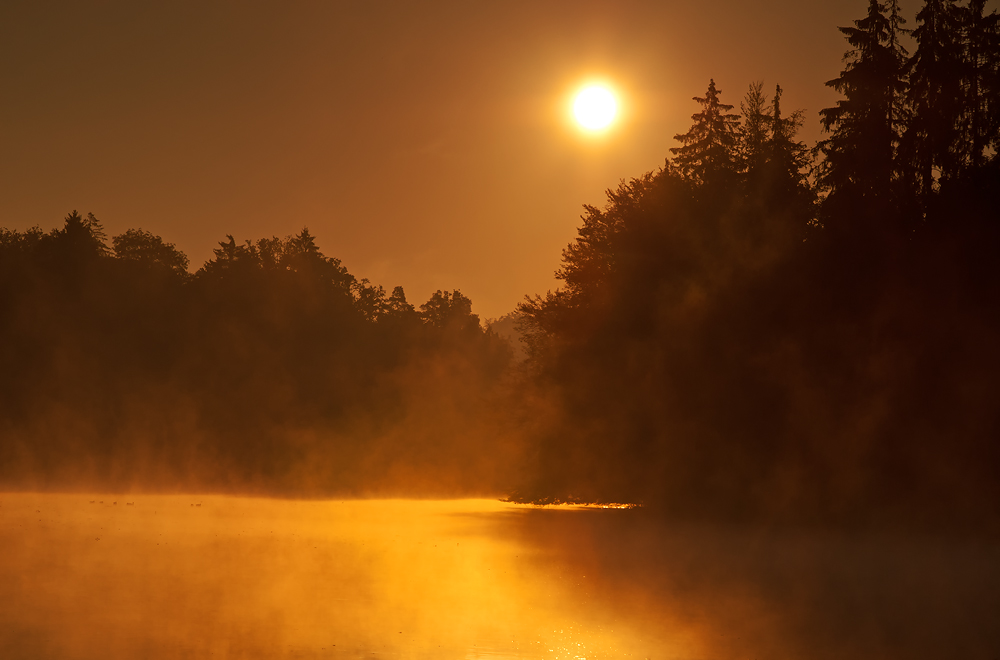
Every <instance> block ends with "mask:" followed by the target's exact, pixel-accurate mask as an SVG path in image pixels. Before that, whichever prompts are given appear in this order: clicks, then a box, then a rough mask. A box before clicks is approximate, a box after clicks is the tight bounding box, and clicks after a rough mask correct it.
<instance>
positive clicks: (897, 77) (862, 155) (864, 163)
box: [817, 0, 906, 207]
mask: <svg viewBox="0 0 1000 660" xmlns="http://www.w3.org/2000/svg"><path fill="white" fill-rule="evenodd" d="M902 23H903V19H902V18H901V17H900V16H899V13H898V4H897V2H895V0H890V2H888V3H886V4H882V3H880V2H878V0H869V4H868V14H867V16H865V18H863V19H860V20H857V21H854V27H841V28H839V29H840V31H841V32H842V33H843V34H844V35H845V36H846V38H847V42H848V43H849V44H850V46H851V49H850V50H848V51H847V53H846V54H845V55H844V60H845V62H846V66H845V68H844V70H843V71H842V72H841V74H840V76H838V77H837V78H835V79H833V80H830V81H829V82H827V83H826V84H827V86H829V87H833V88H834V89H836V90H837V91H838V92H840V93H841V94H842V95H843V96H844V98H843V99H842V100H840V101H838V102H837V105H836V106H835V107H833V108H826V109H824V110H822V111H820V116H821V121H822V124H823V129H824V130H825V131H826V132H828V133H830V137H829V138H827V139H826V140H823V141H822V142H820V143H819V145H818V147H817V148H818V150H819V151H820V152H821V153H822V154H823V156H824V161H823V162H822V163H821V164H820V169H819V178H818V181H819V184H820V185H821V186H822V187H823V188H825V189H827V190H828V191H829V193H830V196H831V198H837V197H840V196H841V195H843V194H845V193H849V194H850V196H851V197H853V198H855V199H858V200H864V201H867V202H872V201H875V200H878V201H880V202H882V203H884V202H887V201H889V200H890V199H891V193H892V190H893V187H894V178H895V176H894V174H895V165H894V157H895V155H896V148H897V145H898V142H899V136H900V125H901V118H900V116H899V108H900V104H899V101H900V97H901V94H902V92H903V91H904V89H905V83H904V79H903V69H904V66H905V56H906V51H905V49H904V48H903V47H902V45H901V44H900V43H899V35H900V33H901V32H902V30H903V29H902V27H900V26H901V24H902ZM876 206H878V207H881V206H882V204H878V205H876Z"/></svg>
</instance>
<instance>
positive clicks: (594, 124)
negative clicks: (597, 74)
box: [573, 85, 618, 131]
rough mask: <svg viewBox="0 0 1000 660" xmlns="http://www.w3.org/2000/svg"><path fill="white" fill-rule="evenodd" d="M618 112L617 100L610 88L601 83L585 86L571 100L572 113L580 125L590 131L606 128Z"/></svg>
mask: <svg viewBox="0 0 1000 660" xmlns="http://www.w3.org/2000/svg"><path fill="white" fill-rule="evenodd" d="M617 114H618V102H617V101H616V100H615V95H614V94H612V93H611V90H610V89H608V88H607V87H603V86H601V85H591V86H589V87H585V88H584V89H582V90H581V91H580V93H579V94H577V96H576V100H575V101H574V102H573V115H574V116H575V117H576V121H577V123H578V124H580V126H582V127H583V128H586V129H588V130H591V131H599V130H601V129H604V128H607V127H608V126H610V125H611V122H613V121H614V119H615V115H617Z"/></svg>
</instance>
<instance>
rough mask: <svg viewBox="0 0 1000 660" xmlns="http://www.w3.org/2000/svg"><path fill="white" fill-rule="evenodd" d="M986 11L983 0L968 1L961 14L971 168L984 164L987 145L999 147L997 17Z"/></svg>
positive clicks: (999, 21) (999, 43)
mask: <svg viewBox="0 0 1000 660" xmlns="http://www.w3.org/2000/svg"><path fill="white" fill-rule="evenodd" d="M985 11H986V0H969V5H968V7H966V8H965V10H964V12H963V13H962V31H963V34H964V37H965V43H964V46H965V49H964V53H963V60H964V63H965V72H964V76H963V80H962V83H963V85H962V86H963V90H964V93H965V99H966V100H965V104H964V105H965V113H966V121H965V123H964V127H965V130H966V141H967V144H968V149H969V159H970V163H969V164H970V165H971V166H973V167H979V166H980V165H982V164H983V162H984V160H985V151H986V150H987V149H988V148H992V149H993V150H994V151H997V150H998V148H1000V16H998V15H997V13H996V11H992V12H990V13H989V14H985Z"/></svg>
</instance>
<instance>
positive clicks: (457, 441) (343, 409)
mask: <svg viewBox="0 0 1000 660" xmlns="http://www.w3.org/2000/svg"><path fill="white" fill-rule="evenodd" d="M187 265H188V260H187V257H186V256H185V255H184V254H182V253H181V252H179V251H178V250H177V249H176V248H175V247H174V246H173V245H172V244H170V243H166V242H164V241H163V240H162V239H161V238H160V237H159V236H154V235H153V234H151V233H149V232H146V231H143V230H140V229H130V230H128V231H127V232H125V233H124V234H121V235H119V236H115V237H113V238H112V239H111V245H110V247H109V246H108V241H107V240H106V237H105V235H104V232H103V230H102V227H101V224H100V223H99V222H98V220H97V219H96V218H95V217H94V216H93V215H88V216H86V217H83V216H81V215H80V214H78V213H77V212H76V211H74V212H72V213H71V214H69V216H67V218H66V220H65V226H64V227H62V228H61V229H54V230H52V231H50V232H47V233H44V232H42V231H41V230H39V229H37V228H36V229H31V230H28V231H26V232H17V231H8V230H0V308H2V310H3V313H2V315H0V365H2V369H0V374H2V376H0V434H2V438H3V442H2V444H0V477H2V479H3V480H4V482H6V483H13V484H20V485H22V486H35V487H60V486H62V487H65V486H67V485H72V484H78V483H79V484H91V485H93V484H96V485H98V486H103V487H111V486H114V487H125V486H127V487H149V488H154V487H174V488H236V489H240V490H244V491H246V490H248V489H261V490H268V491H271V492H274V491H278V492H289V493H303V492H305V493H311V492H314V493H329V492H331V491H333V490H338V491H341V492H342V491H344V490H348V491H355V492H367V491H373V492H377V491H379V489H380V488H381V489H383V490H384V489H390V490H391V488H396V489H397V490H398V489H402V488H413V487H416V488H417V489H418V490H419V489H422V490H424V491H428V492H450V491H452V490H457V491H459V492H462V491H467V490H468V489H469V488H482V487H483V486H484V484H485V485H486V486H487V487H490V486H491V485H492V487H493V488H494V489H495V488H497V485H496V481H495V479H494V477H495V475H493V476H490V475H489V474H486V473H488V472H490V471H491V470H492V469H493V468H492V466H491V465H489V464H488V463H486V462H485V461H486V459H487V458H491V459H495V449H496V446H497V445H498V444H499V443H495V442H491V440H492V438H491V437H490V433H489V430H488V429H482V428H480V427H479V426H478V425H477V424H479V423H481V421H482V420H483V419H488V418H490V416H491V415H492V414H493V413H492V412H491V411H492V407H493V404H494V403H495V401H494V399H495V397H496V396H497V394H496V386H497V383H498V382H500V377H501V375H502V374H503V373H504V371H505V369H506V367H507V365H508V361H509V359H510V352H511V351H510V346H509V344H508V343H507V342H505V341H503V340H501V339H499V338H498V337H497V336H495V335H493V334H492V333H490V332H488V331H484V330H483V329H482V328H481V327H480V322H479V318H478V317H477V316H476V315H475V314H473V313H472V302H471V301H470V300H469V299H468V298H467V297H465V296H464V295H462V294H461V292H459V291H458V290H455V291H451V292H449V291H438V292H436V293H435V294H434V295H433V296H431V298H430V299H429V300H428V301H427V302H426V303H424V304H423V305H421V306H420V308H419V309H415V308H414V306H413V305H411V304H410V303H409V302H407V300H406V296H405V295H404V292H403V289H402V287H396V288H395V289H394V290H393V291H392V293H390V294H387V293H386V292H385V291H384V290H383V289H382V287H380V286H375V285H372V284H370V283H369V282H367V281H366V280H358V279H356V278H355V277H353V276H352V275H351V274H350V273H348V272H347V270H346V269H345V268H344V267H343V266H342V265H341V263H340V262H339V261H338V260H337V259H333V258H329V257H326V256H324V255H323V254H322V253H321V252H320V250H319V248H318V247H317V245H316V242H315V240H314V238H313V236H312V235H311V234H310V233H309V231H308V230H305V229H304V230H302V232H300V233H299V234H298V235H296V236H290V237H288V238H286V239H279V238H269V239H260V240H258V241H256V242H251V241H245V242H243V243H238V242H236V240H235V239H234V238H233V237H232V236H230V237H228V240H227V241H224V242H222V243H220V245H219V248H218V249H216V250H215V256H214V257H213V258H212V259H210V260H209V261H208V262H207V263H205V265H204V266H203V267H202V268H200V269H199V270H198V271H197V272H196V273H194V274H193V275H191V274H189V273H188V272H187ZM481 445H488V446H490V447H491V451H490V452H485V451H484V450H483V446H481ZM477 466H478V468H477ZM491 479H494V480H493V481H491ZM470 482H471V483H470Z"/></svg>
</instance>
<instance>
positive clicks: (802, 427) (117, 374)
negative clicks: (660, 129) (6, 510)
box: [0, 0, 1000, 524]
mask: <svg viewBox="0 0 1000 660" xmlns="http://www.w3.org/2000/svg"><path fill="white" fill-rule="evenodd" d="M904 24H905V22H904V21H903V19H902V17H901V16H900V14H899V8H898V4H897V3H896V2H895V1H894V0H889V1H887V2H884V3H880V2H876V1H874V0H872V1H871V2H870V3H869V5H868V12H867V14H866V16H865V17H864V18H861V19H859V20H857V21H855V23H854V25H853V26H852V27H848V28H841V31H842V32H843V33H844V35H845V36H846V38H847V41H848V43H849V45H850V50H849V51H848V53H847V56H846V57H845V68H844V71H843V72H842V73H841V75H840V76H839V77H838V78H836V79H835V80H832V81H830V82H829V83H827V84H828V85H829V86H831V87H833V88H835V89H836V90H837V91H838V92H840V93H841V95H842V99H841V100H840V101H838V103H837V104H836V106H835V107H833V108H828V109H826V110H823V111H822V112H821V113H820V118H821V122H822V124H823V127H824V128H825V130H826V135H825V139H824V140H822V141H821V142H820V143H819V144H818V145H816V146H815V147H813V148H810V147H809V146H808V145H806V144H804V143H803V142H802V141H801V140H799V139H798V138H797V133H798V130H799V129H800V127H801V126H802V124H803V122H804V121H805V113H804V112H803V111H794V112H788V111H787V110H786V109H784V108H783V107H782V90H781V88H780V87H776V88H775V91H774V94H773V95H771V96H769V95H768V94H767V93H765V89H764V85H763V83H754V84H753V85H751V86H750V89H749V91H748V92H747V94H746V96H745V98H744V99H743V101H742V103H741V106H740V113H739V114H737V113H735V112H733V110H734V106H732V105H727V104H725V103H723V102H722V96H721V91H720V90H719V89H718V88H717V87H716V85H715V82H714V81H711V82H710V83H709V86H708V90H707V92H706V93H705V95H704V96H703V97H696V98H695V101H696V103H697V108H698V112H696V113H695V114H694V115H693V116H692V119H693V124H692V126H691V129H690V130H689V131H688V132H686V133H683V134H680V135H677V136H676V140H677V141H678V142H679V146H678V147H676V148H674V149H671V152H672V158H668V159H667V160H666V163H665V165H664V166H663V167H662V168H660V169H659V170H657V171H655V172H650V173H647V174H645V175H643V176H640V177H639V178H636V179H632V180H630V181H627V182H626V181H623V182H622V183H621V184H620V185H619V186H618V187H617V188H615V189H612V190H609V191H608V202H607V204H606V205H605V206H604V207H603V208H598V207H595V206H586V207H585V213H584V215H583V217H582V221H583V224H582V226H581V227H580V229H579V237H578V238H577V239H576V240H575V241H574V242H573V243H571V244H570V245H569V246H568V247H567V248H566V250H565V251H564V252H563V260H562V267H561V268H560V269H559V271H558V272H557V276H558V277H559V279H560V280H561V281H562V282H563V286H562V287H561V288H559V289H557V290H556V291H551V292H548V293H547V294H546V295H544V296H534V297H529V298H528V299H526V301H525V302H524V303H522V304H521V305H520V306H519V308H518V310H517V314H516V315H517V318H518V319H519V323H520V328H521V332H522V335H523V337H522V339H523V341H524V348H525V349H526V353H527V357H526V358H525V359H523V360H521V359H512V350H511V347H510V345H509V344H508V343H507V342H506V341H504V340H503V339H502V338H501V337H500V336H498V335H497V334H494V333H493V332H491V331H489V330H484V329H483V328H482V327H481V324H480V322H479V319H478V318H477V317H476V316H475V315H474V314H473V313H472V310H471V301H469V299H468V298H466V297H465V296H463V295H462V294H461V293H459V292H458V291H457V290H456V291H453V292H444V291H439V292H437V293H436V294H434V296H432V297H431V299H430V300H428V301H427V302H426V303H424V304H423V305H421V306H420V308H419V309H416V308H414V307H413V306H412V305H411V304H410V303H408V302H407V300H406V297H405V295H404V294H403V290H402V289H401V288H399V287H397V288H396V289H394V290H393V291H392V293H391V294H387V293H386V292H385V291H384V290H383V289H382V288H381V287H379V286H375V285H372V284H371V283H369V282H367V281H366V280H358V279H356V278H355V277H353V276H352V275H350V274H349V273H348V272H347V270H346V269H345V268H344V267H343V266H342V265H341V264H340V262H339V261H338V260H336V259H333V258H329V257H326V256H324V255H323V254H322V253H321V252H320V251H319V249H318V248H317V246H316V243H315V240H314V238H313V237H312V236H311V235H310V234H309V232H308V231H306V230H303V231H302V232H301V233H300V234H298V235H297V236H291V237H288V238H285V239H278V238H271V239H261V240H258V241H256V242H251V241H246V242H243V243H238V242H237V241H236V240H234V239H233V238H232V237H229V238H228V240H227V241H224V242H222V243H220V247H219V248H218V249H217V250H216V251H215V256H214V257H213V258H212V259H211V260H209V261H208V262H207V263H206V264H205V265H204V266H203V267H202V268H200V269H199V270H198V271H197V272H196V273H194V274H193V275H192V274H189V273H188V270H187V266H188V263H187V259H186V257H185V256H184V255H183V254H181V253H180V252H178V251H177V250H176V249H175V248H174V246H172V245H171V244H169V243H165V242H164V241H163V240H162V239H161V238H160V237H157V236H154V235H152V234H150V233H148V232H144V231H142V230H138V229H133V230H129V231H127V232H125V233H124V234H122V235H120V236H115V237H113V238H112V239H111V241H110V245H109V244H108V241H107V239H106V237H105V236H104V234H103V232H102V229H101V226H100V224H99V223H98V222H97V220H96V219H95V218H94V217H93V216H87V217H82V216H80V215H79V214H77V213H76V212H73V213H71V214H70V215H69V216H68V217H67V218H66V221H65V226H64V227H63V228H61V229H56V230H52V231H50V232H48V233H44V232H42V231H41V230H39V229H33V230H29V231H27V232H16V231H6V230H4V231H3V232H0V309H2V315H0V438H2V444H0V480H2V481H3V483H7V484H20V485H25V486H34V487H61V486H63V485H66V484H72V483H76V482H75V481H74V480H81V479H82V480H87V479H90V481H89V482H87V483H98V484H121V485H125V486H130V487H151V488H152V487H182V488H190V487H211V488H233V489H236V490H242V491H246V490H253V489H259V490H261V491H267V492H286V493H300V494H301V493H315V494H329V493H335V492H336V493H340V492H355V493H365V492H390V491H391V492H409V493H438V494H441V493H445V492H453V493H471V492H500V491H501V490H502V489H503V488H508V489H510V491H511V492H512V498H513V499H516V500H523V501H534V502H546V501H555V500H575V501H633V502H634V501H642V502H644V503H645V504H646V505H647V507H648V508H650V509H654V510H659V511H663V512H669V513H671V514H673V515H685V516H699V517H700V516H710V517H720V516H721V517H728V518H745V519H751V518H752V519H760V518H761V517H766V518H769V519H773V520H795V521H820V522H831V521H837V522H854V521H862V522H876V523H877V522H885V521H899V522H903V523H907V524H910V523H914V522H920V521H921V520H923V519H926V520H929V521H934V522H935V523H936V522H940V521H942V520H949V521H952V522H970V523H981V522H982V521H984V520H992V521H994V522H995V521H997V520H998V519H1000V516H998V513H1000V304H998V301H1000V270H998V268H997V263H998V260H997V254H998V248H1000V208H998V206H1000V205H998V200H1000V157H998V155H997V152H998V148H1000V23H998V17H997V14H996V12H993V13H989V14H987V13H986V12H985V2H983V1H982V0H970V1H969V2H968V3H967V4H966V5H959V4H958V3H956V2H952V1H948V0H929V1H928V2H926V3H925V4H924V6H923V8H922V9H921V10H920V12H919V13H918V14H917V16H916V29H915V30H914V31H913V33H912V35H913V39H914V41H915V44H916V46H915V48H914V53H913V55H912V56H910V55H909V53H907V51H906V50H905V49H904V46H903V41H904V40H903V39H902V37H903V35H904V34H905V32H904V27H903V25H904ZM509 325H510V319H506V320H505V321H504V323H502V324H500V325H498V326H497V327H498V331H499V329H500V328H501V327H503V330H502V332H504V333H509V330H510V329H509V327H507V326H509ZM394 489H395V490H394Z"/></svg>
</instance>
